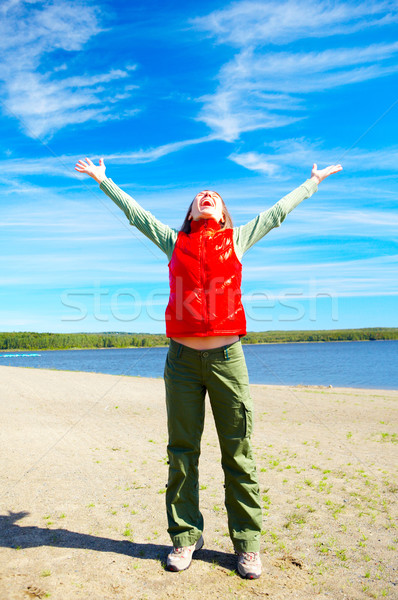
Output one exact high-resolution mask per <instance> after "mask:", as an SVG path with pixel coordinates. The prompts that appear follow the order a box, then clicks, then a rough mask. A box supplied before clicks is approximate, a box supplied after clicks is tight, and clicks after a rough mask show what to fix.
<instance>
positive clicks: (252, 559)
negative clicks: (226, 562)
mask: <svg viewBox="0 0 398 600" xmlns="http://www.w3.org/2000/svg"><path fill="white" fill-rule="evenodd" d="M236 554H237V555H238V573H239V575H240V576H241V577H243V578H244V579H258V578H259V577H260V575H261V559H260V552H236Z"/></svg>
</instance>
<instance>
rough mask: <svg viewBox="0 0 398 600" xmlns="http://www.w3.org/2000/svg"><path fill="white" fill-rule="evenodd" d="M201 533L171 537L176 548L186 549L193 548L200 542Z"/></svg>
mask: <svg viewBox="0 0 398 600" xmlns="http://www.w3.org/2000/svg"><path fill="white" fill-rule="evenodd" d="M201 535H202V533H201V532H197V531H195V532H194V533H184V534H181V535H176V536H172V535H171V536H170V537H171V541H172V542H173V546H174V548H184V547H185V546H193V544H196V542H197V541H198V540H200V536H201Z"/></svg>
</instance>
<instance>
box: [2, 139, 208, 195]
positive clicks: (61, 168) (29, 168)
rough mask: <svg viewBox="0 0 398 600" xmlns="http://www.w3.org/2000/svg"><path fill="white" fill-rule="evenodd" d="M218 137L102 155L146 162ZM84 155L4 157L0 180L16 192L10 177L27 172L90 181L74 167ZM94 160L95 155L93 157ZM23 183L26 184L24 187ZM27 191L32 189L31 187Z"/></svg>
mask: <svg viewBox="0 0 398 600" xmlns="http://www.w3.org/2000/svg"><path fill="white" fill-rule="evenodd" d="M216 139H217V136H215V135H208V136H205V137H202V138H193V139H189V140H182V141H179V142H170V143H169V144H163V145H161V146H157V147H155V148H147V149H140V150H135V151H131V152H124V153H118V154H102V155H101V156H102V157H103V158H104V160H105V162H106V161H108V160H109V161H111V162H112V163H114V164H118V165H122V164H128V165H131V164H143V163H149V162H154V161H156V160H158V159H159V158H162V157H163V156H166V155H168V154H171V153H173V152H178V151H179V150H183V149H184V148H187V147H189V146H193V145H196V144H203V143H205V142H211V141H214V140H216ZM81 158H84V156H83V155H82V154H76V155H61V156H51V157H45V158H9V159H4V160H0V172H1V177H0V183H1V182H4V184H5V185H6V187H7V188H8V189H6V190H5V192H6V193H12V191H13V190H12V189H11V188H10V181H9V179H7V178H8V177H13V178H15V177H17V178H19V177H23V176H24V175H39V176H41V175H46V176H48V175H50V176H54V177H59V176H60V175H62V176H65V177H72V178H73V179H76V178H79V179H82V180H85V179H86V180H88V178H87V176H86V175H80V174H78V173H77V171H75V170H74V166H75V164H76V163H77V161H78V160H79V159H81ZM91 158H92V159H93V160H94V157H93V156H91ZM12 183H13V184H14V185H16V186H18V187H19V191H23V190H22V188H21V187H20V186H19V184H18V182H17V181H15V180H14V181H13V182H12ZM24 186H25V184H23V186H22V187H24ZM27 191H29V192H30V191H31V188H30V187H29V186H28V187H27Z"/></svg>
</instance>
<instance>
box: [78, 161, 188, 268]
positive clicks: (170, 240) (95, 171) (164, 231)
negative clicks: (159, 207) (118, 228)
mask: <svg viewBox="0 0 398 600" xmlns="http://www.w3.org/2000/svg"><path fill="white" fill-rule="evenodd" d="M105 169H106V167H105V164H104V161H103V159H102V158H100V161H99V165H95V164H94V163H93V162H92V161H91V160H90V159H89V158H86V159H85V161H84V160H79V161H78V162H77V163H76V166H75V170H76V171H79V173H85V174H86V175H89V176H90V177H92V178H93V179H95V181H96V182H97V183H99V184H100V189H101V190H102V191H103V192H105V194H106V195H107V196H109V198H111V200H113V202H115V204H117V206H119V208H121V209H122V211H123V212H124V214H125V215H126V217H127V218H128V220H129V222H130V224H131V225H134V227H137V229H139V231H141V232H142V233H143V234H144V235H145V236H146V237H147V238H148V239H150V240H151V241H152V242H153V243H154V244H156V245H157V246H158V248H160V250H162V252H164V253H165V254H166V255H167V257H168V259H169V260H170V259H171V255H172V253H173V250H174V245H175V242H176V239H177V235H178V231H177V230H175V229H172V228H171V227H169V226H168V225H165V224H164V223H162V222H161V221H159V220H158V219H156V218H155V217H154V216H153V215H152V214H151V213H150V212H149V211H147V210H144V209H143V208H142V206H140V205H139V204H138V202H136V201H135V200H134V198H132V197H131V196H129V194H126V192H124V191H123V190H122V189H120V188H119V187H118V186H117V185H116V183H114V182H113V181H112V179H109V178H108V177H106V175H105Z"/></svg>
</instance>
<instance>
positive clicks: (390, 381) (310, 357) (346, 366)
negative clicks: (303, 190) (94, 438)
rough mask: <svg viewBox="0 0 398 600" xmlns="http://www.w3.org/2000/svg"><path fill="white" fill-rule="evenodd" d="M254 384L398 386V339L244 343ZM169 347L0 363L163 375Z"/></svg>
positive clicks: (26, 356) (45, 354)
mask: <svg viewBox="0 0 398 600" xmlns="http://www.w3.org/2000/svg"><path fill="white" fill-rule="evenodd" d="M243 349H244V353H245V356H246V362H247V368H248V371H249V377H250V382H251V383H265V384H277V385H299V384H302V385H326V386H328V385H332V386H334V387H359V388H373V389H375V388H380V389H398V340H382V341H372V342H325V343H305V342H300V343H295V344H258V345H244V346H243ZM166 353H167V348H126V349H119V348H114V349H112V348H110V349H103V350H45V351H43V350H35V351H32V352H29V351H19V352H18V351H15V352H11V351H3V352H0V365H9V366H13V367H33V368H38V369H61V370H70V371H90V372H95V373H111V374H114V375H134V376H140V377H163V368H164V361H165V358H166Z"/></svg>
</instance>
